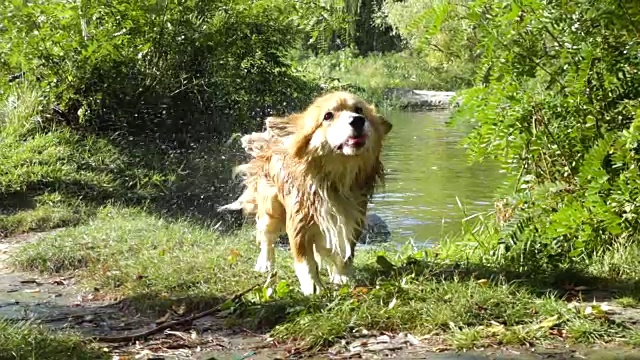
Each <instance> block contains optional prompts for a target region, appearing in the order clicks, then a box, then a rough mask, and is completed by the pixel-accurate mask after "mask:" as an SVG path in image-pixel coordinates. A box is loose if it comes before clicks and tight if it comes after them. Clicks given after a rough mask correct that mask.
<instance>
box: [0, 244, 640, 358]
mask: <svg viewBox="0 0 640 360" xmlns="http://www.w3.org/2000/svg"><path fill="white" fill-rule="evenodd" d="M42 235H43V234H27V235H21V236H16V237H12V238H5V239H0V317H2V318H5V319H9V320H13V321H21V320H37V321H40V322H42V323H44V324H46V325H47V326H49V327H51V328H54V329H69V330H73V331H77V332H79V333H81V334H83V335H85V336H104V335H109V336H114V335H124V334H127V333H130V332H132V331H135V332H138V331H141V330H147V329H150V328H152V327H154V326H156V325H157V324H158V323H159V322H158V320H159V319H151V318H146V317H144V316H141V315H140V314H137V313H134V312H133V311H132V309H130V308H128V307H127V305H126V304H125V303H108V302H104V301H98V300H96V299H92V294H91V293H90V292H82V291H81V290H80V289H79V288H78V287H77V286H76V285H75V279H74V277H73V276H67V277H43V276H40V275H38V274H29V273H24V272H18V271H15V270H13V269H11V268H10V267H9V266H8V265H7V260H8V259H9V258H10V257H11V255H12V253H13V252H14V251H15V250H16V249H17V248H18V247H20V246H22V245H24V244H27V243H30V242H33V241H37V240H38V238H39V237H40V236H42ZM633 311H635V312H630V311H624V312H621V314H622V315H621V316H625V317H627V318H629V319H631V320H632V321H635V320H636V319H640V313H636V312H637V311H636V310H633ZM222 322H223V319H222V318H218V317H215V316H210V317H205V318H202V319H199V320H197V321H195V322H194V323H193V324H192V326H191V329H190V330H189V331H187V332H183V331H179V330H180V329H175V331H171V330H169V331H166V332H165V333H162V334H159V335H157V336H154V337H152V338H151V339H149V340H148V341H145V342H140V343H136V344H135V345H114V344H104V346H105V348H107V349H108V351H109V352H110V353H111V354H113V355H114V359H118V358H119V357H121V358H125V357H126V356H127V355H129V356H130V355H137V357H136V358H137V359H176V360H178V359H202V360H205V359H206V360H214V359H219V360H226V359H229V360H231V359H233V360H240V359H247V360H248V359H255V360H267V359H285V358H287V359H295V358H302V357H304V358H307V359H327V358H342V359H346V358H368V359H379V358H397V359H438V360H452V359H459V360H470V359H527V360H528V359H532V360H533V359H579V358H585V356H587V357H588V358H598V359H609V358H610V359H614V358H617V359H624V358H629V359H631V358H637V359H640V356H637V357H629V356H628V354H626V353H624V352H622V351H616V352H612V350H611V349H606V350H602V351H600V352H598V350H594V349H578V348H573V349H536V350H535V351H532V350H530V349H500V350H490V351H478V352H466V353H455V352H450V351H444V350H445V348H443V347H439V346H438V345H437V343H438V341H434V339H426V338H425V339H417V338H415V337H413V336H411V335H410V334H362V336H361V338H359V339H356V340H352V341H350V342H349V343H345V344H341V345H339V346H336V347H335V348H334V349H333V350H332V351H328V352H326V353H324V354H321V355H315V356H314V357H309V356H304V354H301V353H299V352H297V351H296V348H295V347H294V346H289V345H285V344H275V343H274V342H272V341H269V340H268V339H267V338H266V337H265V336H262V335H258V334H252V333H249V332H246V331H243V332H241V331H232V330H229V329H227V328H225V327H224V326H223V325H222ZM172 330H173V329H172ZM434 344H436V345H434ZM611 354H613V355H616V354H617V357H610V355H611Z"/></svg>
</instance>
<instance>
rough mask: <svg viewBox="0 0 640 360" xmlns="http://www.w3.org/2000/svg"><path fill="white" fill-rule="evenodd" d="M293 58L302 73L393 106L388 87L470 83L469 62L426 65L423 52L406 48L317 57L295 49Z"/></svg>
mask: <svg viewBox="0 0 640 360" xmlns="http://www.w3.org/2000/svg"><path fill="white" fill-rule="evenodd" d="M292 58H293V62H294V63H295V65H296V69H297V71H299V73H300V74H302V75H303V76H307V77H309V78H311V79H314V81H318V82H321V83H323V84H326V85H329V86H335V87H338V86H341V87H346V88H350V89H352V90H354V91H356V92H360V93H362V94H364V95H366V97H367V98H369V99H371V100H372V101H374V102H376V103H377V104H378V105H383V106H385V107H394V106H395V105H396V102H394V101H393V99H391V98H389V97H386V96H385V90H387V89H392V88H407V89H419V90H435V91H456V90H460V89H464V88H467V87H469V86H471V80H472V71H473V69H472V66H473V65H472V64H465V63H442V62H440V63H438V64H429V62H428V60H427V58H426V57H425V56H424V55H421V54H419V53H411V52H409V51H407V52H400V53H388V54H369V55H367V56H359V55H357V53H355V52H353V51H350V50H343V51H337V52H334V53H331V54H328V55H319V56H311V55H309V54H304V53H300V52H295V53H294V55H292Z"/></svg>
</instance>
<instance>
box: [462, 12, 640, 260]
mask: <svg viewBox="0 0 640 360" xmlns="http://www.w3.org/2000/svg"><path fill="white" fill-rule="evenodd" d="M467 16H468V19H470V20H473V21H474V22H475V26H476V29H477V31H478V34H479V39H480V43H479V46H480V48H481V50H482V51H483V57H482V62H481V68H480V72H479V75H478V79H477V86H476V87H475V88H473V89H470V90H468V91H465V92H464V94H463V96H462V104H463V105H462V107H461V108H460V109H459V111H458V113H457V115H456V117H457V118H458V119H467V120H470V121H472V122H473V123H475V124H476V125H477V127H476V128H475V130H474V131H473V132H472V134H471V135H470V137H469V138H468V140H467V145H468V146H469V149H470V153H471V155H472V158H473V159H476V160H482V159H485V158H496V159H498V160H501V161H502V162H503V163H504V164H505V166H506V167H507V169H508V170H509V171H510V172H511V174H512V175H513V182H512V183H511V189H512V190H513V192H512V195H509V196H508V200H507V203H509V204H511V208H512V209H515V212H514V214H513V216H512V217H511V218H510V220H509V221H508V222H507V223H506V224H505V225H504V228H503V229H502V236H501V240H500V245H499V246H500V247H502V248H503V249H504V250H505V251H504V252H502V253H504V254H507V256H508V257H509V258H510V259H511V260H514V261H515V262H516V263H517V264H519V265H518V266H521V267H523V268H527V269H529V270H538V269H540V268H544V266H541V265H549V266H558V265H577V264H580V262H581V261H582V260H583V259H584V257H585V256H587V257H589V256H593V254H595V253H598V252H599V251H601V250H603V249H607V248H610V247H611V246H615V245H616V244H620V243H622V244H630V242H633V241H636V240H637V235H636V234H637V231H638V228H639V225H640V222H639V221H638V215H640V209H639V208H638V206H637V205H636V204H637V203H638V196H639V195H640V175H639V174H638V166H639V165H640V163H639V159H640V158H639V157H638V149H639V147H638V136H639V133H638V131H639V130H640V125H639V124H640V119H639V115H640V113H639V112H638V110H640V107H639V106H638V99H639V98H640V86H639V85H640V73H639V72H638V68H639V66H640V57H638V53H639V52H640V47H639V42H638V37H637V34H638V28H637V27H636V25H635V24H637V21H638V20H640V11H639V9H638V8H637V7H634V6H632V5H630V4H627V3H624V2H618V1H590V0H580V1H574V2H550V3H549V2H545V1H536V0H533V1H525V2H520V1H497V0H494V1H488V2H487V1H473V2H472V3H471V4H470V7H469V13H468V14H467ZM510 192H511V191H510Z"/></svg>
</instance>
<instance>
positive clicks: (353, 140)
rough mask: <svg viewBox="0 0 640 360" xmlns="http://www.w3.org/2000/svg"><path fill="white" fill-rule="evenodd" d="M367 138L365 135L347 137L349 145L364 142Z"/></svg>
mask: <svg viewBox="0 0 640 360" xmlns="http://www.w3.org/2000/svg"><path fill="white" fill-rule="evenodd" d="M364 140H365V136H358V137H350V138H348V139H347V144H349V145H359V144H362V143H364Z"/></svg>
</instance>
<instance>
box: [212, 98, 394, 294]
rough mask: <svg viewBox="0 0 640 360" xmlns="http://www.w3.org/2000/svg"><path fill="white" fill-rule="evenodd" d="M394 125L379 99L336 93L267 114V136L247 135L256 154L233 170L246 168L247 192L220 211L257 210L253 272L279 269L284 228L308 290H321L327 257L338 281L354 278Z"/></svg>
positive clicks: (249, 147) (248, 148)
mask: <svg viewBox="0 0 640 360" xmlns="http://www.w3.org/2000/svg"><path fill="white" fill-rule="evenodd" d="M391 129H392V124H391V123H390V122H389V121H388V120H387V119H386V118H385V117H384V116H382V115H380V114H379V113H378V112H377V111H376V109H375V107H374V106H373V105H371V104H369V103H367V102H366V101H365V100H363V99H362V98H360V97H358V96H356V95H354V94H352V93H349V92H344V91H337V92H330V93H327V94H324V95H322V96H320V97H318V98H316V99H315V100H314V101H313V103H312V104H311V105H309V107H308V108H306V109H305V110H304V111H302V112H300V113H295V114H292V115H289V116H286V117H271V118H269V119H267V131H266V132H265V133H262V135H256V134H258V133H254V134H251V135H246V136H245V137H243V147H244V148H245V150H246V151H247V152H248V153H250V154H251V155H252V156H253V158H252V159H250V160H249V162H248V163H246V164H242V165H239V166H237V167H236V168H235V170H234V172H235V174H242V176H243V183H244V185H245V190H244V192H243V193H242V195H241V196H240V197H239V198H238V200H236V201H235V202H233V203H232V204H229V205H226V206H223V207H221V208H220V209H221V210H229V209H242V210H243V212H244V213H245V215H255V219H256V241H257V243H258V244H259V245H260V254H259V255H258V259H257V261H256V266H255V270H257V271H260V272H269V271H271V270H272V269H273V266H274V263H275V249H274V244H275V243H276V241H277V239H278V236H279V235H280V234H282V233H285V232H286V234H287V237H288V239H289V244H290V249H291V253H292V255H293V260H294V271H295V274H296V276H297V278H298V280H299V282H300V290H301V291H302V293H303V294H304V295H311V294H314V293H319V292H320V291H321V289H322V284H321V281H320V274H319V269H320V267H321V264H322V263H323V262H325V264H326V266H327V270H328V273H329V277H330V279H331V281H332V282H333V283H335V284H345V283H346V282H347V281H348V279H349V278H350V277H351V276H352V274H353V259H354V255H355V245H356V242H357V240H358V239H359V238H360V235H361V234H362V231H363V227H364V225H365V221H366V220H365V219H366V211H367V204H368V202H369V200H370V198H371V196H372V195H373V192H374V190H375V188H376V186H377V185H379V184H382V183H383V182H384V168H383V164H382V162H381V158H380V157H381V152H382V145H383V142H384V139H385V137H386V136H387V134H389V132H390V131H391ZM254 144H255V146H254Z"/></svg>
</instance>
